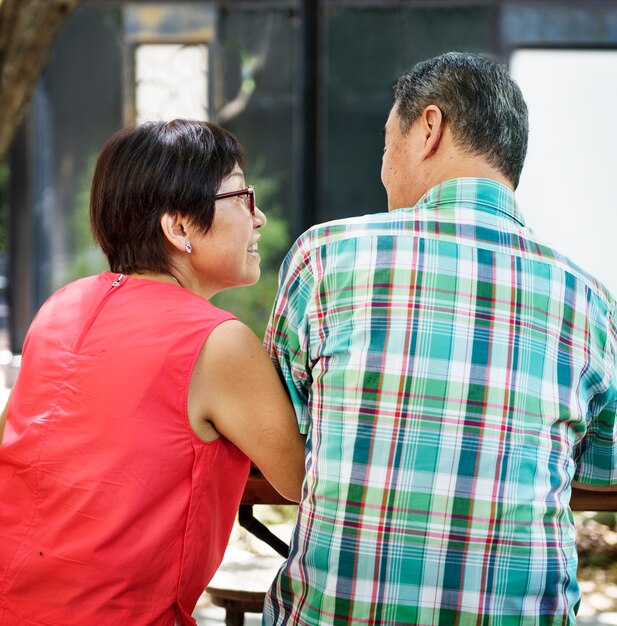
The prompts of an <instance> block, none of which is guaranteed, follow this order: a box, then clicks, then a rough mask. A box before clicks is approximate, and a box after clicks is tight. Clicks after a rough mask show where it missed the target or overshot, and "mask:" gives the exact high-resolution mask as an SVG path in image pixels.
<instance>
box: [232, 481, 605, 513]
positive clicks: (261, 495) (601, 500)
mask: <svg viewBox="0 0 617 626" xmlns="http://www.w3.org/2000/svg"><path fill="white" fill-rule="evenodd" d="M242 503H243V504H246V505H253V504H293V503H292V502H289V501H288V500H285V498H283V496H281V495H280V494H279V493H278V492H277V491H276V490H275V489H274V487H272V486H271V485H270V483H268V482H267V481H266V479H265V478H264V477H263V476H261V474H259V473H251V476H250V477H249V479H248V482H247V484H246V487H245V489H244V495H243V496H242ZM570 507H571V508H572V510H573V511H617V491H587V490H585V489H573V490H572V498H571V500H570Z"/></svg>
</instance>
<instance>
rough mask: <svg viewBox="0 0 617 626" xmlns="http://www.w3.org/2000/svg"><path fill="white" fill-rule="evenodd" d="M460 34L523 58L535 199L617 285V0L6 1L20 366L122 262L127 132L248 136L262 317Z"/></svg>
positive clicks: (363, 195)
mask: <svg viewBox="0 0 617 626" xmlns="http://www.w3.org/2000/svg"><path fill="white" fill-rule="evenodd" d="M29 46H30V47H29ZM448 50H464V51H476V52H489V53H492V54H494V55H496V56H497V57H499V58H501V59H502V60H503V61H504V62H505V63H507V64H508V65H509V67H510V69H511V72H512V74H513V76H514V77H515V79H516V80H517V81H518V82H519V84H520V86H521V88H522V90H523V93H524V95H525V97H526V99H527V101H528V104H529V107H530V124H531V134H530V146H529V155H528V159H527V164H526V167H525V170H524V172H523V177H522V180H521V185H520V188H519V190H518V194H517V195H518V199H519V203H520V206H521V209H522V211H523V214H524V215H525V217H526V219H527V222H528V224H529V225H530V226H531V227H532V228H533V229H534V230H535V231H536V233H537V234H538V235H540V236H541V237H542V238H544V239H546V240H547V241H548V242H550V243H552V244H553V245H555V246H557V247H558V248H560V249H561V250H562V251H563V252H565V253H566V254H567V255H569V256H570V257H571V258H572V259H573V260H574V261H576V262H577V263H579V264H580V265H582V266H583V267H585V268H586V269H588V270H589V271H591V272H592V273H594V274H595V275H596V276H598V277H599V278H600V279H601V280H602V281H603V282H604V283H605V284H606V285H607V286H608V287H609V288H610V289H611V290H612V291H613V292H617V262H616V261H617V253H616V252H615V241H614V240H615V235H616V233H617V206H616V202H617V201H616V200H615V196H613V195H612V193H611V186H612V176H613V175H614V171H615V156H614V150H615V146H616V145H617V123H616V121H615V111H617V1H616V0H559V1H557V0H555V1H553V0H544V1H540V0H511V1H509V0H503V1H502V0H213V1H210V2H203V1H196V0H195V1H189V0H184V1H181V2H173V1H157V2H155V1H153V0H150V1H147V2H146V1H144V2H141V1H139V0H132V1H123V0H0V336H1V340H0V348H2V351H1V352H0V360H1V361H2V363H1V364H0V365H2V366H4V367H5V369H6V381H7V385H8V386H10V384H11V381H12V380H13V377H14V375H15V372H16V371H17V369H18V366H19V354H20V352H21V348H22V345H23V340H24V337H25V333H26V331H27V328H28V326H29V324H30V322H31V320H32V318H33V316H34V314H35V313H36V311H37V309H38V308H39V306H40V305H41V304H42V302H43V301H44V300H45V299H46V298H47V297H48V296H49V295H50V293H51V292H52V291H54V290H55V289H57V288H58V287H60V286H61V285H63V284H65V283H67V282H69V281H71V280H73V279H75V278H77V277H80V276H84V275H87V274H91V273H96V272H99V271H101V270H102V269H105V263H104V260H103V258H102V256H101V254H100V253H99V252H98V250H97V249H96V248H95V247H94V245H93V242H92V238H91V236H90V230H89V221H88V201H89V186H90V179H91V175H92V171H93V166H94V162H95V160H96V157H97V154H98V152H99V151H100V149H101V147H102V146H103V144H104V143H105V141H106V139H107V138H108V137H109V136H110V135H111V134H112V133H113V132H114V131H116V130H117V129H119V128H121V127H122V126H124V125H127V124H133V123H136V122H140V121H143V120H146V119H172V118H174V117H190V118H200V119H208V120H211V121H214V122H217V123H219V124H221V125H223V126H225V127H226V128H228V129H229V130H231V131H232V132H233V133H235V134H236V135H237V136H238V137H239V138H240V140H241V142H242V143H243V145H244V146H245V148H246V152H247V167H246V168H245V169H246V180H247V182H248V183H249V184H253V185H254V186H255V188H256V192H257V200H258V205H259V206H260V208H261V209H262V210H264V211H265V212H266V214H267V215H268V226H267V228H266V229H265V230H264V233H263V235H264V238H263V244H262V243H260V252H261V254H262V269H263V275H262V276H263V278H262V280H261V282H260V283H259V285H257V286H255V287H251V288H247V289H238V290H234V291H231V292H228V293H223V294H220V295H219V296H217V298H216V301H215V303H216V304H218V305H219V306H222V307H224V308H228V309H230V310H232V311H233V312H234V313H236V314H237V315H238V316H239V317H240V319H242V320H243V321H245V322H246V323H248V324H249V325H250V326H251V327H252V328H253V329H254V330H255V332H256V333H257V334H258V335H260V336H261V335H262V334H263V330H264V328H265V325H266V322H267V318H268V314H269V310H270V306H271V304H272V301H273V298H274V293H275V290H276V282H277V271H278V267H279V265H280V262H281V260H282V258H283V256H284V254H285V252H286V251H287V249H288V248H289V246H290V244H291V243H292V241H293V239H294V238H295V237H296V236H297V235H298V234H300V233H301V232H302V231H303V230H304V229H306V228H308V227H309V226H311V225H312V224H314V223H316V222H321V221H325V220H330V219H335V218H339V217H346V216H350V215H362V214H365V213H373V212H379V211H385V210H386V206H387V205H386V198H385V192H384V189H383V187H382V185H381V182H380V167H381V154H382V149H383V138H382V135H381V130H382V128H383V126H384V124H385V120H386V118H387V115H388V112H389V109H390V106H391V103H392V87H393V85H394V82H395V81H396V79H397V77H398V76H399V75H400V74H402V73H403V72H405V71H406V70H408V69H410V68H411V67H412V66H413V65H414V63H416V62H417V61H420V60H422V59H425V58H427V57H430V56H434V55H436V54H439V53H442V52H445V51H448ZM29 55H30V56H29ZM22 96H23V97H22ZM17 97H22V99H21V100H20V101H19V102H17V103H15V99H16V98H17ZM615 522H616V520H615V515H614V514H606V515H603V516H600V517H599V516H597V515H593V514H584V515H583V514H581V515H580V516H579V519H578V523H579V527H580V533H581V535H580V536H581V538H582V540H581V546H582V548H583V551H584V553H583V555H582V560H581V562H582V566H583V567H584V568H590V569H589V572H591V573H590V574H589V576H588V578H589V581H590V582H589V585H590V586H589V587H588V588H587V589H586V591H587V592H588V593H587V596H588V598H591V597H592V595H593V594H596V593H597V594H599V596H598V597H599V599H596V602H595V605H593V606H591V605H590V606H591V608H589V609H588V611H590V612H591V613H593V612H596V613H598V614H603V612H604V613H606V612H607V611H610V610H616V609H617V566H616V565H615V562H616V560H617V533H616V532H615V530H616V523H615ZM585 533H587V534H586V535H585ZM585 537H591V538H590V539H589V540H588V541H587V540H585ZM606 615H608V613H606ZM606 619H609V620H610V619H613V618H610V617H607V618H606ZM582 623H585V622H584V621H583V622H582ZM597 623H615V624H617V618H616V619H615V621H604V622H597Z"/></svg>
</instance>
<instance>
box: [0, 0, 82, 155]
mask: <svg viewBox="0 0 617 626" xmlns="http://www.w3.org/2000/svg"><path fill="white" fill-rule="evenodd" d="M81 2H82V0H0V162H2V161H3V160H4V157H5V155H6V152H7V150H8V149H9V147H10V145H11V142H12V140H13V135H14V133H15V131H16V130H17V129H18V128H19V125H20V124H21V122H22V121H23V119H24V117H25V115H26V113H27V112H28V108H29V106H30V101H31V100H32V96H33V94H34V91H35V89H36V86H37V83H38V81H39V77H40V75H41V72H42V71H43V68H44V67H45V64H46V63H47V58H48V56H49V53H50V51H51V47H52V45H53V43H54V39H55V37H56V34H57V32H58V30H59V29H60V27H61V26H62V24H63V23H64V21H65V20H66V19H67V18H68V16H69V15H70V14H71V13H72V12H73V10H74V9H76V8H77V6H78V5H79V4H80V3H81Z"/></svg>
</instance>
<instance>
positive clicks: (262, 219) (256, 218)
mask: <svg viewBox="0 0 617 626" xmlns="http://www.w3.org/2000/svg"><path fill="white" fill-rule="evenodd" d="M253 222H254V224H255V228H263V227H264V226H265V225H266V224H267V223H268V218H267V217H266V214H265V213H264V212H263V211H262V210H261V209H260V208H259V207H255V215H253Z"/></svg>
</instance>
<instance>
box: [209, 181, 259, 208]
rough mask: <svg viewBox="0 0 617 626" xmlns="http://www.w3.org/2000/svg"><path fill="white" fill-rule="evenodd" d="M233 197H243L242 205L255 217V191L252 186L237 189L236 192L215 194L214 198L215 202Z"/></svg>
mask: <svg viewBox="0 0 617 626" xmlns="http://www.w3.org/2000/svg"><path fill="white" fill-rule="evenodd" d="M234 196H244V198H245V199H244V204H245V205H246V208H247V209H248V210H249V211H250V213H251V215H255V190H254V189H253V186H252V185H249V186H248V187H245V188H244V189H238V191H228V192H226V193H217V194H216V196H214V199H215V200H222V199H223V198H233V197H234Z"/></svg>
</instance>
